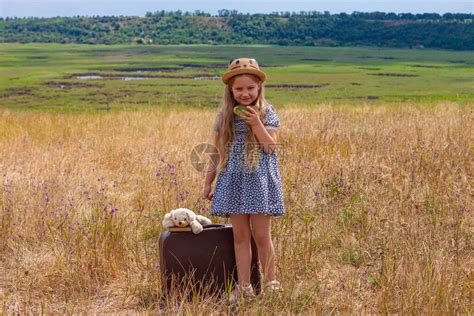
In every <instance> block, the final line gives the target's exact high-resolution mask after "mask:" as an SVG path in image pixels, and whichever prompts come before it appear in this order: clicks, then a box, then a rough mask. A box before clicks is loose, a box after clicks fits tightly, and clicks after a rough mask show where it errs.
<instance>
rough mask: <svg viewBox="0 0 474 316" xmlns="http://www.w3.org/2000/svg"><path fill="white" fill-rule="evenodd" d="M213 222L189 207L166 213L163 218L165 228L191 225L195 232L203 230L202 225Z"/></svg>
mask: <svg viewBox="0 0 474 316" xmlns="http://www.w3.org/2000/svg"><path fill="white" fill-rule="evenodd" d="M208 224H212V222H211V220H210V219H208V218H207V217H204V216H201V215H196V214H195V213H194V212H193V211H191V210H190V209H187V208H178V209H176V210H172V211H171V212H169V213H166V214H165V218H164V219H163V228H165V229H168V228H170V227H187V226H190V227H191V231H192V232H193V233H194V234H199V233H200V232H202V230H203V228H202V225H208Z"/></svg>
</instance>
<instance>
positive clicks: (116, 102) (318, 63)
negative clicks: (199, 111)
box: [0, 44, 474, 111]
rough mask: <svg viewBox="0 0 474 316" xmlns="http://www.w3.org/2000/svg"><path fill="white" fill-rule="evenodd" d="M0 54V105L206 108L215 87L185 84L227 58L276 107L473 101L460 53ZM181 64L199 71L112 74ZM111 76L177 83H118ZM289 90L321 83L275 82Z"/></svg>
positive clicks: (124, 49)
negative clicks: (257, 79)
mask: <svg viewBox="0 0 474 316" xmlns="http://www.w3.org/2000/svg"><path fill="white" fill-rule="evenodd" d="M0 49H1V54H0V66H1V67H2V76H1V78H0V86H1V88H0V89H1V90H0V94H1V106H2V107H4V108H9V109H34V110H40V111H43V110H48V111H49V110H52V111H83V110H96V109H99V110H100V109H103V108H112V109H137V108H138V109H141V108H144V107H157V106H164V105H178V104H179V105H183V106H185V107H193V106H216V105H217V104H219V102H220V98H221V93H222V84H221V82H220V81H219V80H194V79H193V77H195V76H202V75H206V76H209V77H212V76H220V75H222V73H223V72H224V71H225V64H226V63H227V62H228V60H229V59H230V58H233V57H238V56H253V57H255V58H257V60H259V61H260V63H261V64H263V66H264V67H263V69H264V70H265V71H266V72H267V73H268V75H269V80H268V82H267V83H268V84H269V85H273V86H270V87H269V88H268V89H267V96H268V98H269V99H270V100H271V101H272V102H273V103H275V104H279V105H290V104H317V103H333V104H348V103H349V104H358V103H361V102H372V103H385V102H406V101H420V102H426V103H430V102H438V101H456V102H460V103H462V104H472V103H471V102H472V100H473V99H474V93H473V92H472V91H473V89H472V86H473V85H474V57H473V55H472V54H470V53H469V52H451V51H435V50H394V49H364V48H314V47H275V46H251V47H239V46H204V45H196V46H98V45H95V46H88V45H59V44H50V45H34V44H28V45H11V44H2V45H1V46H0ZM183 64H197V65H200V66H201V67H202V68H183V69H181V70H178V71H172V72H149V73H134V72H123V71H118V69H120V68H134V69H146V68H167V67H182V65H183ZM206 66H209V67H206ZM81 73H83V74H84V73H94V74H99V75H100V74H101V75H105V76H110V75H112V76H114V75H115V76H116V77H112V78H110V77H109V78H108V80H78V79H76V76H75V75H77V74H81ZM387 74H388V75H387ZM120 75H123V76H132V77H136V76H150V75H151V76H168V77H169V76H171V77H177V78H174V79H173V78H149V79H147V80H142V81H122V80H120ZM399 75H402V76H399ZM117 76H119V77H117ZM180 76H181V77H180ZM182 76H187V77H188V78H182ZM47 83H49V85H47ZM292 84H296V85H301V84H309V85H318V86H319V85H322V86H321V87H294V88H292V87H288V86H275V85H292ZM61 86H62V87H61Z"/></svg>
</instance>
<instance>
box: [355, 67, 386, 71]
mask: <svg viewBox="0 0 474 316" xmlns="http://www.w3.org/2000/svg"><path fill="white" fill-rule="evenodd" d="M359 69H363V70H380V69H381V68H377V67H359Z"/></svg>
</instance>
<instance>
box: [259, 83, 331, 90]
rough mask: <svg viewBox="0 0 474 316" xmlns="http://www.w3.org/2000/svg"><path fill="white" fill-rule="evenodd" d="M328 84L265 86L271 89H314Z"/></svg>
mask: <svg viewBox="0 0 474 316" xmlns="http://www.w3.org/2000/svg"><path fill="white" fill-rule="evenodd" d="M326 86H329V83H323V84H267V85H266V86H265V87H267V88H272V89H314V88H322V87H326Z"/></svg>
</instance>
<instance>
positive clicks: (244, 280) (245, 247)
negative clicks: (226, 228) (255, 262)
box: [230, 215, 252, 287]
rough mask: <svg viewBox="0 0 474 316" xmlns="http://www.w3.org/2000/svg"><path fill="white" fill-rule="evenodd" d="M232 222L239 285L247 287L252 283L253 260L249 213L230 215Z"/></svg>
mask: <svg viewBox="0 0 474 316" xmlns="http://www.w3.org/2000/svg"><path fill="white" fill-rule="evenodd" d="M230 222H231V223H232V231H233V235H234V251H235V261H236V264H237V276H238V278H239V285H240V286H244V287H246V286H249V285H250V263H251V261H252V249H251V247H250V236H251V232H250V221H249V215H232V216H230Z"/></svg>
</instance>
